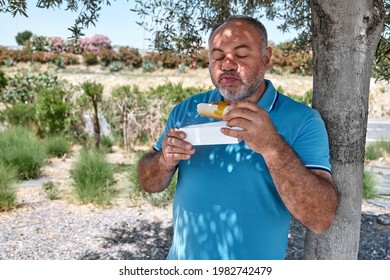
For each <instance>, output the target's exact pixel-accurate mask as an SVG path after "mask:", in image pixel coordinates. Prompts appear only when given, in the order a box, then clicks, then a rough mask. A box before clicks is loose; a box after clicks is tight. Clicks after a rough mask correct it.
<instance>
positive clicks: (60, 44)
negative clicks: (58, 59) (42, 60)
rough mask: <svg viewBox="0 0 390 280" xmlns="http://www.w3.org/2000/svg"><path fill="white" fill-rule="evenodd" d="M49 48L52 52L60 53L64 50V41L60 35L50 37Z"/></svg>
mask: <svg viewBox="0 0 390 280" xmlns="http://www.w3.org/2000/svg"><path fill="white" fill-rule="evenodd" d="M48 41H49V48H50V50H51V51H52V52H55V53H61V52H63V51H64V50H65V41H64V40H62V38H60V37H50V38H49V39H48Z"/></svg>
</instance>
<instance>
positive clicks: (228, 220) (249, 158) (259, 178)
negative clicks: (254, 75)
mask: <svg viewBox="0 0 390 280" xmlns="http://www.w3.org/2000/svg"><path fill="white" fill-rule="evenodd" d="M266 84H267V89H266V91H265V92H264V94H263V96H262V98H261V99H260V100H259V102H258V105H259V106H260V107H262V108H263V109H265V110H267V111H268V113H269V115H270V117H271V119H272V122H273V124H274V126H275V127H276V129H277V131H278V132H279V134H280V135H281V136H282V137H283V139H284V140H285V141H286V142H287V143H288V144H289V145H290V147H291V148H292V149H293V150H294V152H295V153H296V154H297V155H298V157H299V158H300V159H301V161H302V163H303V164H304V165H305V166H306V167H307V168H316V169H324V170H328V171H330V163H329V145H328V137H327V132H326V129H325V125H324V123H323V121H322V119H321V117H320V115H319V113H318V112H317V111H316V110H314V109H312V108H310V107H309V106H306V105H304V104H301V103H298V102H296V101H294V100H292V99H291V98H289V97H287V96H285V95H283V94H281V93H279V92H277V91H276V89H275V88H274V86H273V85H272V83H271V82H270V81H268V80H266ZM221 100H222V96H221V94H220V93H219V91H218V90H217V89H214V90H211V91H208V92H205V93H201V94H197V95H194V96H192V97H190V98H188V99H186V100H185V101H183V102H182V103H180V104H178V105H177V106H176V107H175V108H174V109H173V110H172V112H171V114H170V116H169V119H168V121H167V124H166V128H165V131H164V132H163V134H162V135H161V137H160V138H159V139H158V141H157V143H156V145H155V147H154V149H155V150H156V151H158V150H160V149H161V147H162V140H163V139H164V137H165V135H166V133H167V132H168V130H169V129H171V128H181V127H184V126H187V125H193V124H200V123H207V122H214V121H215V120H213V119H208V118H205V117H203V116H200V115H199V114H198V113H197V111H196V106H197V104H198V103H208V102H214V101H221ZM194 148H195V150H196V152H195V154H194V155H193V156H192V157H191V158H190V159H189V160H185V161H181V162H180V163H179V168H178V182H177V187H176V192H175V196H174V201H173V230H174V236H173V240H172V246H171V249H170V251H169V254H168V257H167V258H168V259H187V260H188V259H284V258H285V254H286V250H287V242H288V231H289V227H290V213H289V211H288V210H287V208H286V207H285V205H284V204H283V202H282V200H281V198H280V197H279V194H278V191H277V189H276V187H275V184H274V182H273V180H272V178H271V176H270V173H269V171H268V168H267V165H266V164H265V162H264V159H263V157H262V156H261V154H258V153H256V152H254V151H252V150H251V149H250V148H249V147H248V146H247V145H246V144H245V142H244V141H241V142H240V143H239V144H229V145H206V146H194Z"/></svg>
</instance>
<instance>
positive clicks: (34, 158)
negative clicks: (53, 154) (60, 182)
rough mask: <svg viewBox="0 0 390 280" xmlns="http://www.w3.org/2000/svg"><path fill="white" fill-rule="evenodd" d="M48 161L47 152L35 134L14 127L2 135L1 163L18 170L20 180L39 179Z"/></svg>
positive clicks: (0, 138) (0, 139) (0, 137)
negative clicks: (42, 168) (46, 160)
mask: <svg viewBox="0 0 390 280" xmlns="http://www.w3.org/2000/svg"><path fill="white" fill-rule="evenodd" d="M45 159H46V151H45V148H44V146H43V145H42V143H41V142H40V140H39V139H38V138H37V137H36V135H35V134H34V133H32V132H31V131H30V130H28V129H26V128H24V127H13V128H10V129H8V130H6V131H4V132H1V133H0V161H1V162H3V163H4V164H6V165H10V166H13V167H15V168H16V169H17V172H18V177H19V179H22V180H24V179H30V178H37V177H38V176H39V175H40V174H41V167H42V166H43V165H44V163H45Z"/></svg>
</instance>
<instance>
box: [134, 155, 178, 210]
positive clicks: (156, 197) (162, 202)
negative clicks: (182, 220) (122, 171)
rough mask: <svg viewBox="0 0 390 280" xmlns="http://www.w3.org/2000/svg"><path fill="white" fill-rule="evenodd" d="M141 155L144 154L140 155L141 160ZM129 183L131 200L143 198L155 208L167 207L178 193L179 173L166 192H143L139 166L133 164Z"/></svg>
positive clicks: (175, 175) (173, 178)
mask: <svg viewBox="0 0 390 280" xmlns="http://www.w3.org/2000/svg"><path fill="white" fill-rule="evenodd" d="M141 155H142V154H139V155H138V158H140V157H141ZM129 181H130V182H131V187H130V194H129V195H130V198H131V199H134V198H138V197H142V198H144V199H146V201H148V202H149V203H150V204H152V205H153V206H156V207H165V206H167V205H169V204H170V203H171V202H172V200H173V196H174V194H175V191H176V184H177V172H176V173H175V174H174V176H173V177H172V180H171V182H170V184H169V186H168V187H167V188H166V189H165V190H164V191H162V192H159V193H147V192H144V191H143V190H142V187H141V185H140V183H139V180H138V168H137V164H133V165H132V166H131V167H130V171H129Z"/></svg>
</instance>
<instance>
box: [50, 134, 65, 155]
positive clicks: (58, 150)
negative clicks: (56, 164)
mask: <svg viewBox="0 0 390 280" xmlns="http://www.w3.org/2000/svg"><path fill="white" fill-rule="evenodd" d="M70 151H71V149H70V144H69V142H68V141H67V140H66V139H65V137H64V136H62V135H52V136H49V137H48V138H47V139H46V152H47V154H48V155H49V156H53V157H63V156H64V155H66V154H69V153H70Z"/></svg>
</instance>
